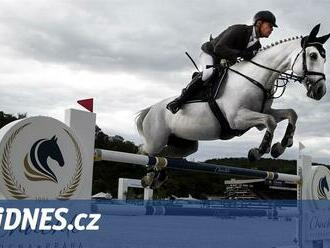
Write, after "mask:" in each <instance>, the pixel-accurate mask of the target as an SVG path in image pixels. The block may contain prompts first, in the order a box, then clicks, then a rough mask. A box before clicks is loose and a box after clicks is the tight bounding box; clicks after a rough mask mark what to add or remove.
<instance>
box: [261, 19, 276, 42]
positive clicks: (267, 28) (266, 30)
mask: <svg viewBox="0 0 330 248" xmlns="http://www.w3.org/2000/svg"><path fill="white" fill-rule="evenodd" d="M272 32H273V25H272V24H271V23H269V22H261V24H260V28H259V34H260V37H265V38H268V37H269V35H270V34H271V33H272Z"/></svg>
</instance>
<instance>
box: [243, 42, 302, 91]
mask: <svg viewBox="0 0 330 248" xmlns="http://www.w3.org/2000/svg"><path fill="white" fill-rule="evenodd" d="M299 44H300V40H292V41H288V42H285V43H281V44H278V45H275V46H273V47H270V48H267V49H265V50H263V51H260V52H259V53H258V54H257V56H255V57H254V58H253V61H255V62H257V63H259V64H261V65H264V66H266V67H269V68H272V69H275V70H278V71H281V72H285V71H287V70H289V69H290V68H291V64H292V57H293V56H294V55H293V54H295V53H296V51H297V48H298V45H299ZM245 70H246V71H247V72H246V73H247V74H246V75H248V76H251V77H252V78H253V79H255V80H257V81H258V82H260V83H261V84H262V85H263V86H264V87H265V88H266V89H271V88H272V87H273V86H274V82H275V80H276V79H277V78H278V76H279V73H276V72H273V71H270V70H267V69H264V68H261V67H257V66H256V65H253V64H252V63H246V64H245V65H244V66H242V72H243V71H245ZM243 73H244V72H243ZM249 73H250V74H249ZM251 74H252V75H251Z"/></svg>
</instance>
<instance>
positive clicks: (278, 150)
mask: <svg viewBox="0 0 330 248" xmlns="http://www.w3.org/2000/svg"><path fill="white" fill-rule="evenodd" d="M284 151H285V147H283V146H282V145H281V143H280V142H277V143H275V144H274V145H273V146H272V151H271V155H272V157H273V158H278V157H279V156H280V155H282V154H283V152H284Z"/></svg>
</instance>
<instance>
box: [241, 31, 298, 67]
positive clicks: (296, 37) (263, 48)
mask: <svg viewBox="0 0 330 248" xmlns="http://www.w3.org/2000/svg"><path fill="white" fill-rule="evenodd" d="M303 37H304V36H303V35H301V36H293V37H290V38H286V39H281V40H279V41H275V42H274V43H271V44H270V45H266V46H264V47H262V48H260V49H259V50H258V52H261V51H265V50H267V49H269V48H272V47H274V46H277V45H279V44H282V43H285V42H288V41H292V40H298V39H302V38H303ZM242 61H244V60H243V59H240V60H239V61H238V63H239V62H242Z"/></svg>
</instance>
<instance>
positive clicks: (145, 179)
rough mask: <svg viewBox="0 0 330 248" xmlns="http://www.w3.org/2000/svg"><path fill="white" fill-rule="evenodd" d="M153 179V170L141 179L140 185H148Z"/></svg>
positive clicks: (144, 186) (145, 186)
mask: <svg viewBox="0 0 330 248" xmlns="http://www.w3.org/2000/svg"><path fill="white" fill-rule="evenodd" d="M154 179H155V172H149V173H147V175H145V176H144V177H143V178H142V179H141V185H142V187H143V188H147V187H150V186H151V185H152V183H153V181H154Z"/></svg>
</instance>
